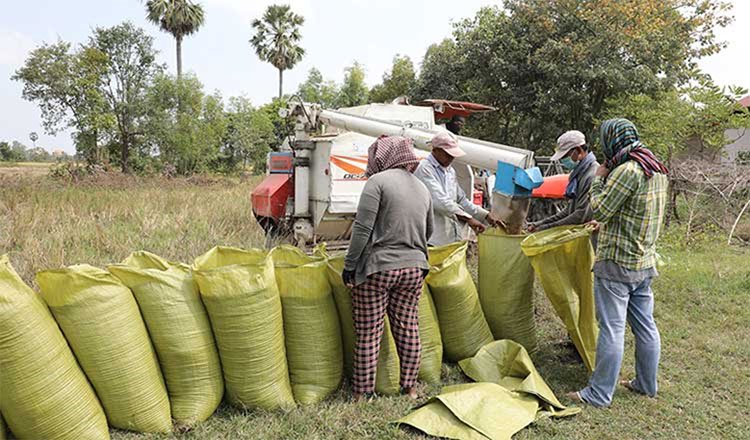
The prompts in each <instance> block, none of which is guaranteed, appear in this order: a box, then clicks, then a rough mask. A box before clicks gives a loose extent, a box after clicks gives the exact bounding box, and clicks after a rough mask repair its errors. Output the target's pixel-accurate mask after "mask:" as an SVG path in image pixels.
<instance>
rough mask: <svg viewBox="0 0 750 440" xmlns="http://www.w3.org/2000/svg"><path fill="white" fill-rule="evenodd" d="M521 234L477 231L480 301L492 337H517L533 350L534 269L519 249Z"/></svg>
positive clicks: (496, 229)
mask: <svg viewBox="0 0 750 440" xmlns="http://www.w3.org/2000/svg"><path fill="white" fill-rule="evenodd" d="M524 238H526V236H525V235H508V234H506V233H505V231H503V230H502V229H500V228H493V229H489V230H487V231H486V232H485V233H483V234H480V235H479V237H478V238H477V240H478V242H479V243H478V245H479V301H480V302H481V304H482V310H483V311H484V316H485V318H487V324H488V325H489V326H490V330H491V331H492V336H494V339H495V340H500V339H510V340H512V341H516V342H518V343H519V344H521V345H523V346H524V347H526V350H527V351H528V352H529V353H533V352H535V351H536V348H537V340H536V325H535V323H534V269H533V268H532V267H531V263H530V262H529V259H528V257H526V255H525V254H524V253H523V251H522V250H521V241H523V239H524Z"/></svg>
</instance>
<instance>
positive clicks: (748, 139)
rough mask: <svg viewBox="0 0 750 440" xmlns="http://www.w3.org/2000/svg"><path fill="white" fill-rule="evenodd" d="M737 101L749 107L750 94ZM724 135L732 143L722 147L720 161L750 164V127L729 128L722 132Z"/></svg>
mask: <svg viewBox="0 0 750 440" xmlns="http://www.w3.org/2000/svg"><path fill="white" fill-rule="evenodd" d="M739 103H740V105H741V106H743V107H745V108H748V107H750V95H747V96H745V97H744V98H742V99H740V101H739ZM724 136H725V137H726V139H727V140H728V141H731V142H732V143H731V144H729V145H727V146H726V147H724V154H722V155H721V162H722V163H726V164H743V165H750V129H749V128H731V129H729V130H727V131H726V132H724Z"/></svg>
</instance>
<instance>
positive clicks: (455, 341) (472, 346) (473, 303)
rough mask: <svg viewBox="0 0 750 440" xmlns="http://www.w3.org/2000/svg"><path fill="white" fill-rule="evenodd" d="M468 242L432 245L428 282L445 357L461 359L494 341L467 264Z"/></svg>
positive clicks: (454, 360)
mask: <svg viewBox="0 0 750 440" xmlns="http://www.w3.org/2000/svg"><path fill="white" fill-rule="evenodd" d="M466 250H467V243H466V242H459V243H453V244H449V245H445V246H440V247H436V248H430V249H429V261H430V273H429V275H427V285H428V286H429V288H430V293H431V294H432V299H433V301H434V302H435V310H436V311H437V317H438V322H439V323H440V335H441V336H442V338H443V351H444V353H445V357H446V358H447V359H448V360H449V361H452V362H458V361H460V360H461V359H466V358H469V357H472V356H474V354H476V352H477V351H479V349H480V348H482V347H483V346H484V345H486V344H489V343H490V342H492V341H493V339H492V332H490V328H489V326H488V325H487V320H486V319H485V318H484V313H482V306H481V304H480V303H479V295H478V294H477V289H476V286H475V285H474V281H473V280H472V279H471V274H470V273H469V269H468V267H467V265H466Z"/></svg>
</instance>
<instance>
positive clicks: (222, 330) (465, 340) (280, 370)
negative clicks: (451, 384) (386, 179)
mask: <svg viewBox="0 0 750 440" xmlns="http://www.w3.org/2000/svg"><path fill="white" fill-rule="evenodd" d="M430 254H431V263H432V269H431V272H430V275H429V276H428V280H427V281H428V283H427V284H428V285H429V286H430V289H427V288H425V294H424V295H423V296H422V300H421V302H420V324H421V325H420V327H421V336H422V341H423V362H422V369H421V371H420V377H421V378H422V380H424V381H426V382H430V383H436V382H438V381H439V380H440V369H441V361H442V351H443V341H445V348H446V357H447V358H448V359H449V360H453V361H456V360H460V359H463V358H465V357H470V356H471V355H473V354H474V353H475V352H476V350H478V349H479V347H481V346H482V345H484V344H485V343H486V341H487V340H491V334H490V333H489V329H488V327H487V324H486V322H485V321H484V318H483V316H482V313H481V308H480V306H479V303H478V300H477V294H476V289H475V287H474V285H473V282H472V281H471V277H470V274H469V272H468V269H467V268H466V259H465V256H466V245H465V243H464V244H461V243H458V244H455V245H450V246H447V247H444V248H437V249H433V250H431V253H430ZM342 267H343V260H342V259H340V258H338V259H336V258H321V257H320V256H318V257H310V256H307V255H305V254H304V253H303V252H302V251H300V250H299V249H296V248H292V247H288V246H282V247H279V248H276V249H274V250H273V251H272V252H271V253H269V252H267V251H261V250H240V249H234V248H225V247H217V248H214V249H212V250H211V251H209V252H208V253H207V254H205V255H203V256H202V257H199V258H198V259H196V261H195V263H194V266H193V268H190V267H188V266H185V265H181V264H175V263H170V262H167V261H165V260H163V259H161V258H159V257H157V256H155V255H152V254H149V253H146V252H137V253H134V254H133V255H131V256H130V257H129V258H128V259H127V260H126V261H124V262H123V264H119V265H113V266H110V267H109V272H107V271H104V270H101V269H97V268H94V267H91V266H86V265H79V266H72V267H69V268H65V269H60V270H53V271H46V272H41V273H39V274H38V276H37V282H38V284H39V285H40V287H41V289H42V294H41V296H42V297H43V298H44V300H45V301H46V302H47V305H48V306H49V309H47V307H45V305H44V303H43V302H42V301H40V299H39V297H38V296H37V295H36V294H35V293H34V292H33V291H32V290H31V289H30V288H28V286H26V285H25V284H24V283H23V282H22V280H21V279H20V278H19V277H18V276H17V274H15V272H14V271H13V269H12V268H11V267H10V265H9V264H8V263H7V258H6V259H5V260H4V264H3V267H2V279H3V280H4V281H3V282H4V283H6V285H5V286H4V289H3V295H4V297H3V302H2V307H3V308H2V312H4V316H3V317H4V318H7V319H3V321H2V325H1V326H0V362H3V364H0V367H2V369H3V371H10V372H11V374H4V375H3V376H2V380H3V382H2V383H0V385H3V386H2V389H3V390H4V391H6V392H4V393H3V396H2V397H0V412H3V413H6V418H7V419H8V422H9V425H10V427H11V429H12V430H13V432H14V433H15V434H16V436H17V437H19V438H39V437H44V438H105V437H106V436H107V434H106V429H107V420H108V421H109V424H110V425H111V426H114V427H117V428H122V429H130V430H134V431H140V432H164V431H168V430H170V429H171V426H172V423H171V422H172V419H174V420H175V421H177V422H178V423H180V424H187V425H189V424H192V423H195V422H198V421H202V420H205V419H206V418H207V417H209V416H210V415H211V414H212V413H213V411H214V410H215V408H216V407H217V406H218V404H219V403H220V401H221V399H222V395H223V393H224V389H226V394H227V397H228V400H229V401H230V402H232V403H234V404H237V405H241V406H244V407H252V408H263V409H275V408H279V407H289V406H292V405H294V401H295V399H296V400H297V401H298V402H300V403H304V404H309V403H315V402H317V401H320V400H322V399H324V398H325V397H326V396H328V395H329V394H330V393H331V392H332V391H334V390H335V389H336V388H337V387H338V385H339V383H340V381H341V377H342V364H343V366H344V368H345V369H346V371H347V372H350V371H351V369H352V364H353V360H352V359H353V346H354V340H355V337H354V329H353V321H352V317H351V298H350V293H349V291H348V289H346V287H345V286H344V285H343V282H342V281H341V268H342ZM131 290H132V293H131ZM430 290H432V291H433V295H434V296H435V304H434V306H433V302H432V296H431V295H430ZM204 304H205V308H204ZM139 308H140V309H139ZM50 310H51V311H52V314H53V315H54V318H55V319H56V320H57V324H59V326H60V328H61V329H62V331H63V333H64V335H65V337H66V338H67V339H68V343H69V344H70V348H72V353H71V351H70V349H69V348H68V345H67V344H66V343H65V339H64V338H63V336H62V334H61V333H60V330H59V329H58V328H57V325H55V321H54V320H53V319H52V316H51V315H50V312H49V311H50ZM441 320H442V324H443V325H438V322H439V321H441ZM340 327H341V328H340ZM24 329H33V331H24ZM45 332H46V333H45ZM342 335H343V345H344V347H343V348H342V341H341V337H342ZM214 337H215V339H216V344H214ZM25 338H26V339H28V338H32V339H33V341H27V340H26V339H25ZM32 342H33V343H32ZM152 342H153V345H152ZM39 344H41V346H39ZM14 350H16V352H14ZM73 353H74V354H75V357H74V356H73ZM157 355H158V356H157ZM76 358H77V362H76ZM219 358H220V359H221V362H220V361H219ZM53 361H54V362H53ZM342 361H343V362H342ZM55 362H57V363H55ZM79 364H80V367H79ZM381 364H382V365H381V368H379V374H378V391H379V392H381V393H385V394H393V393H397V392H398V390H399V387H398V378H399V366H398V356H397V354H396V350H395V343H394V341H393V338H392V336H391V335H390V334H389V332H386V334H385V336H384V343H383V350H382V352H381ZM28 366H30V367H29V368H31V370H32V371H36V370H38V372H37V374H31V375H29V376H28V377H27V378H22V376H23V372H24V368H27V367H28ZM35 369H36V370H35ZM83 373H85V376H84V374H83ZM14 374H15V375H14ZM162 374H163V376H162ZM86 377H88V381H86ZM40 378H44V379H43V380H42V379H40ZM50 380H51V381H53V382H54V384H52V385H54V386H51V384H50V383H49V381H50ZM89 383H90V384H91V385H92V386H93V389H92V386H91V385H89ZM55 387H58V388H60V390H57V389H56V388H55ZM8 390H10V392H8ZM40 390H44V393H45V397H44V399H41V398H40V396H41V394H40V393H41V391H40ZM69 393H73V394H72V395H70V394H69ZM97 396H98V398H97ZM40 399H41V400H44V404H41V405H40V404H38V401H39V400H40ZM71 400H73V401H74V402H75V405H73V406H72V408H73V409H74V410H73V411H71V410H69V409H68V408H67V405H68V402H69V401H71ZM18 402H23V403H22V404H20V405H19V404H17V403H18ZM170 403H171V408H170ZM63 409H64V411H63ZM75 409H77V410H78V411H77V412H76V411H75ZM104 414H106V418H105V417H104Z"/></svg>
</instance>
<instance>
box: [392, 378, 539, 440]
mask: <svg viewBox="0 0 750 440" xmlns="http://www.w3.org/2000/svg"><path fill="white" fill-rule="evenodd" d="M538 409H539V401H538V400H537V399H536V398H535V397H533V396H530V395H528V394H524V393H516V392H513V391H509V390H507V389H505V388H503V387H502V386H500V385H497V384H494V383H489V382H482V383H467V384H461V385H453V386H447V387H445V388H443V392H442V393H441V394H440V395H439V396H437V397H434V398H432V399H431V400H430V401H429V402H427V404H426V405H424V406H422V407H421V408H419V409H417V410H416V411H414V412H413V413H411V414H409V415H408V416H406V417H404V418H402V419H401V420H399V421H398V423H400V424H404V425H409V426H412V427H414V428H416V429H418V430H420V431H422V432H424V433H426V434H429V435H432V436H435V437H442V438H451V439H458V440H479V439H481V440H487V439H491V440H506V439H507V440H510V438H511V436H512V435H513V434H515V433H516V432H518V431H520V430H521V429H523V428H525V427H526V426H527V425H529V424H530V423H531V422H533V421H534V419H535V418H536V413H537V410H538Z"/></svg>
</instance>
